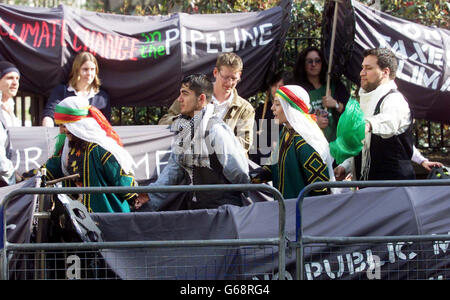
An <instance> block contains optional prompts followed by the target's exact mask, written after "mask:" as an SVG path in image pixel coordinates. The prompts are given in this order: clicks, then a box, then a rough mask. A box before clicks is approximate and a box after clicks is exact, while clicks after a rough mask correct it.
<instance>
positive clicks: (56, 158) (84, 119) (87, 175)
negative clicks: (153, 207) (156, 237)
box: [44, 96, 137, 212]
mask: <svg viewBox="0 0 450 300" xmlns="http://www.w3.org/2000/svg"><path fill="white" fill-rule="evenodd" d="M54 116H55V123H56V124H57V125H59V126H60V134H59V135H58V137H57V143H56V146H55V153H54V155H53V156H52V157H51V158H50V159H49V160H48V161H47V162H46V163H45V164H44V167H45V168H46V169H47V179H48V180H54V179H58V178H63V177H66V176H70V175H78V179H66V180H64V181H63V185H64V186H65V187H74V186H77V187H94V186H98V187H102V186H127V187H128V186H129V187H131V186H136V185H137V183H136V181H135V179H134V176H133V169H132V163H133V158H132V157H131V155H130V154H129V153H128V151H126V150H125V148H124V147H123V145H122V142H121V140H120V137H119V136H118V135H117V133H116V132H115V131H114V130H113V129H112V127H111V125H110V124H109V122H108V121H107V120H106V118H105V116H103V114H102V113H101V112H100V111H99V110H98V109H97V108H96V107H94V106H92V105H89V101H88V100H87V99H86V98H85V97H79V96H71V97H68V98H66V99H64V100H63V101H61V102H60V103H58V104H57V105H56V107H55V115H54ZM136 198H137V194H136V193H125V194H112V193H109V194H83V195H81V199H80V201H81V202H82V203H83V204H84V205H85V206H86V207H87V209H88V211H89V212H130V206H131V207H133V205H134V200H135V199H136Z"/></svg>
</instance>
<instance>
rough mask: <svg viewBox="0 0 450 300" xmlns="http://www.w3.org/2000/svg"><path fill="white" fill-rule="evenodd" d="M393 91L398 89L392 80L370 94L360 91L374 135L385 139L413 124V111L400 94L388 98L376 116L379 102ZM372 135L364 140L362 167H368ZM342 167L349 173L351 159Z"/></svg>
mask: <svg viewBox="0 0 450 300" xmlns="http://www.w3.org/2000/svg"><path fill="white" fill-rule="evenodd" d="M392 89H397V85H396V84H395V82H394V81H393V80H390V81H388V82H387V83H384V84H381V85H380V86H378V87H377V88H376V89H375V90H373V91H371V92H369V93H367V92H366V91H365V90H364V89H362V88H361V89H360V90H359V96H360V106H361V110H362V111H363V113H364V116H365V119H366V120H367V121H368V122H369V123H370V125H371V127H372V134H376V135H378V136H380V137H382V138H384V139H387V138H391V137H393V136H394V135H399V134H402V133H404V132H405V131H406V130H407V129H408V127H409V125H410V124H411V111H410V109H409V105H408V102H407V101H406V99H405V98H404V97H403V95H402V94H400V93H393V94H390V95H388V96H386V98H385V99H384V101H383V103H382V104H381V106H380V113H379V114H377V115H374V113H375V108H376V106H377V104H378V101H380V99H381V97H383V96H384V95H386V94H387V93H388V92H389V91H390V90H392ZM372 134H366V136H365V138H364V147H363V149H362V166H365V165H366V160H367V157H368V154H369V151H370V141H371V137H372ZM341 166H343V167H344V168H345V170H346V171H347V173H348V172H349V171H350V169H351V166H352V160H351V158H350V159H347V160H346V161H344V162H343V163H342V164H341ZM362 169H364V168H362ZM356 176H357V177H358V178H359V176H360V174H356Z"/></svg>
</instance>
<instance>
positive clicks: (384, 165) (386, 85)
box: [335, 48, 415, 180]
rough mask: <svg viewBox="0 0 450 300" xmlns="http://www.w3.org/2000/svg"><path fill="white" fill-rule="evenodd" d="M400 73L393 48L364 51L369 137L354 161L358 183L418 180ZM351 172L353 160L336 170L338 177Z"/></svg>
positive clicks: (362, 91) (363, 86)
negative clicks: (399, 78)
mask: <svg viewBox="0 0 450 300" xmlns="http://www.w3.org/2000/svg"><path fill="white" fill-rule="evenodd" d="M396 71H397V59H396V57H395V55H394V53H392V51H390V50H389V49H386V48H375V49H368V50H365V51H364V60H363V62H362V70H361V73H360V76H361V89H360V90H359V96H360V105H361V109H362V111H363V112H364V115H365V118H366V134H365V138H364V142H363V144H364V147H363V150H362V151H361V153H360V154H359V155H358V156H356V157H355V158H354V168H353V170H354V172H355V173H354V176H353V178H354V180H407V179H415V173H414V169H413V166H412V164H411V157H412V155H413V149H414V143H413V134H412V127H413V123H412V115H411V111H410V109H409V105H408V102H407V101H406V99H405V98H404V97H403V95H402V94H401V93H400V92H399V91H398V90H397V85H396V84H395V82H394V79H395V74H396ZM350 169H351V158H350V159H348V160H346V161H345V162H344V163H343V164H341V165H340V166H338V167H337V168H336V169H335V173H336V177H338V176H339V177H342V175H343V174H345V173H348V172H349V171H350Z"/></svg>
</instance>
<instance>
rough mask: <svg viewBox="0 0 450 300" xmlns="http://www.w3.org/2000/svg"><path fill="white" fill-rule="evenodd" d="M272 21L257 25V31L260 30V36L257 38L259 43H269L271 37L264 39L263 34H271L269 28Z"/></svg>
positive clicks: (262, 44)
mask: <svg viewBox="0 0 450 300" xmlns="http://www.w3.org/2000/svg"><path fill="white" fill-rule="evenodd" d="M272 26H273V25H272V23H266V24H263V25H260V26H259V31H260V32H261V36H260V39H259V45H260V46H264V45H267V44H269V43H270V42H271V41H272V40H273V39H268V40H264V36H270V35H272V31H271V30H270V29H271V28H272ZM266 28H269V30H268V31H267V32H266V30H265V29H266Z"/></svg>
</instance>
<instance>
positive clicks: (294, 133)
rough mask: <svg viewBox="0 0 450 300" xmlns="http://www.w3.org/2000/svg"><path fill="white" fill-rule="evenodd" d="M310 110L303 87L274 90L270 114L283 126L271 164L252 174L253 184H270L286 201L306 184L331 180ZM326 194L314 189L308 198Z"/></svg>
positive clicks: (324, 145) (321, 137)
mask: <svg viewBox="0 0 450 300" xmlns="http://www.w3.org/2000/svg"><path fill="white" fill-rule="evenodd" d="M310 109H311V105H310V102H309V95H308V92H307V91H306V90H305V89H303V88H302V87H300V86H297V85H286V86H282V87H280V88H279V89H278V90H277V92H276V96H275V99H274V102H273V105H272V111H273V114H274V116H275V120H277V121H278V122H279V123H280V124H284V126H283V128H282V130H281V133H280V139H279V142H278V146H277V149H276V150H275V151H274V152H273V153H272V156H271V160H272V165H265V166H263V167H261V168H258V169H256V170H253V171H251V172H250V177H251V179H252V183H262V182H269V181H272V182H273V186H274V187H275V188H277V189H278V190H279V191H280V193H281V194H282V195H283V197H284V198H285V199H292V198H297V197H298V195H299V193H300V191H301V190H302V189H303V188H304V187H305V186H306V185H308V184H311V183H314V182H320V181H330V180H334V174H333V168H332V163H333V158H332V157H331V155H330V151H329V146H328V142H327V140H326V138H325V136H324V134H323V132H322V131H321V130H320V128H319V126H318V125H317V123H316V117H315V115H313V114H310V113H309V111H310ZM326 193H327V190H326V189H323V190H315V191H313V192H312V193H311V195H320V194H326Z"/></svg>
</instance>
